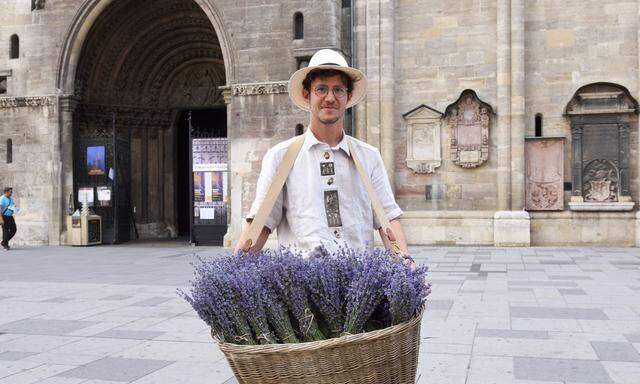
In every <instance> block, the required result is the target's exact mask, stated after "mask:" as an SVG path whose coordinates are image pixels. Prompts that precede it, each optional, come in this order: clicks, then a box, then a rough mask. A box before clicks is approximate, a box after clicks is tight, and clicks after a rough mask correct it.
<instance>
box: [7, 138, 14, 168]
mask: <svg viewBox="0 0 640 384" xmlns="http://www.w3.org/2000/svg"><path fill="white" fill-rule="evenodd" d="M11 163H13V142H12V141H11V139H7V164H11Z"/></svg>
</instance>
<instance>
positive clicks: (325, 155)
mask: <svg viewBox="0 0 640 384" xmlns="http://www.w3.org/2000/svg"><path fill="white" fill-rule="evenodd" d="M330 157H331V155H330V154H329V152H325V153H324V158H325V159H327V160H329V158H330Z"/></svg>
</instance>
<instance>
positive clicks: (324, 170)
mask: <svg viewBox="0 0 640 384" xmlns="http://www.w3.org/2000/svg"><path fill="white" fill-rule="evenodd" d="M320 174H321V175H322V176H333V175H335V174H336V170H335V167H334V165H333V162H326V163H320Z"/></svg>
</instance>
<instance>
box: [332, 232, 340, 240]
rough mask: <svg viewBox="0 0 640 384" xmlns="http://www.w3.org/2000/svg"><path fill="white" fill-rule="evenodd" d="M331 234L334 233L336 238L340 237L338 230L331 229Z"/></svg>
mask: <svg viewBox="0 0 640 384" xmlns="http://www.w3.org/2000/svg"><path fill="white" fill-rule="evenodd" d="M333 234H334V235H336V239H339V238H340V232H338V231H333Z"/></svg>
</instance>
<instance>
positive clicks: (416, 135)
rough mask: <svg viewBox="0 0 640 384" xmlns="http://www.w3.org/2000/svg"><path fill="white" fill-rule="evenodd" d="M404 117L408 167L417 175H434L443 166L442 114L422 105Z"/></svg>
mask: <svg viewBox="0 0 640 384" xmlns="http://www.w3.org/2000/svg"><path fill="white" fill-rule="evenodd" d="M402 117H403V118H404V119H405V121H406V126H407V159H406V161H407V167H409V168H411V169H413V171H414V172H415V173H433V172H435V169H436V168H438V167H439V166H440V165H441V164H442V155H441V140H440V132H441V126H440V124H441V119H442V113H441V112H439V111H437V110H435V109H433V108H431V107H429V106H427V105H424V104H422V105H420V106H418V107H416V108H414V109H413V110H411V111H409V112H407V113H405V114H404V115H402Z"/></svg>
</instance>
